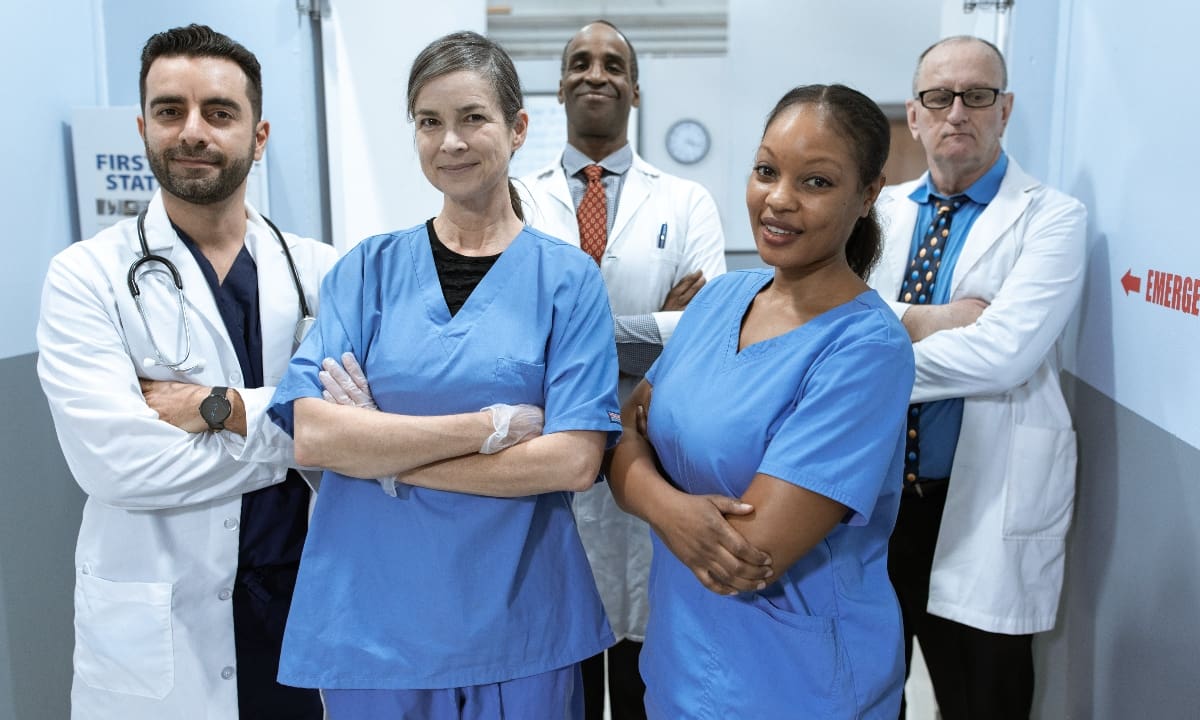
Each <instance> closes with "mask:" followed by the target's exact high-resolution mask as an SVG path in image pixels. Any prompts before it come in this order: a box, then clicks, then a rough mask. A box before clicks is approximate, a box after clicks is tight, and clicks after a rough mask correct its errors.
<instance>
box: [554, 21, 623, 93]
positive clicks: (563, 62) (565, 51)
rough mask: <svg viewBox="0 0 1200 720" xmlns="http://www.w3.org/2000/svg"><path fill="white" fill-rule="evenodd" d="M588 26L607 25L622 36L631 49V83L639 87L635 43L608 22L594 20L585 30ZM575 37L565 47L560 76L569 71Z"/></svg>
mask: <svg viewBox="0 0 1200 720" xmlns="http://www.w3.org/2000/svg"><path fill="white" fill-rule="evenodd" d="M588 25H607V26H608V27H610V28H612V29H613V31H614V32H616V33H617V34H618V35H620V36H621V39H622V40H624V41H625V46H626V47H628V48H629V81H630V82H631V83H632V84H634V85H637V80H638V65H637V50H634V49H633V43H631V42H629V38H627V37H625V33H623V32H621V28H619V27H617V26H616V25H613V24H612V23H610V22H609V21H607V20H593V21H591V22H590V23H588V24H587V25H584V26H583V28H585V27H587V26H588ZM583 28H579V31H578V32H576V33H575V35H578V34H579V33H581V32H583ZM575 35H572V36H571V37H570V39H568V40H567V44H566V45H563V51H562V66H561V67H560V68H559V71H558V72H559V74H560V75H561V74H562V73H565V72H566V71H567V50H568V49H570V47H571V43H572V42H574V40H575Z"/></svg>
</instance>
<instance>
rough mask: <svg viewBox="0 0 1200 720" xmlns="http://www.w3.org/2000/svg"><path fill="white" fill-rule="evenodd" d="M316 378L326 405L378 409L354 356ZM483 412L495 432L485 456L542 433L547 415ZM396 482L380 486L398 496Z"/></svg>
mask: <svg viewBox="0 0 1200 720" xmlns="http://www.w3.org/2000/svg"><path fill="white" fill-rule="evenodd" d="M317 378H318V379H319V380H320V381H321V387H322V388H323V390H322V391H321V397H323V398H324V399H325V400H326V401H327V402H331V403H336V404H338V405H348V406H351V407H359V408H364V409H367V410H378V407H377V406H376V405H375V398H374V396H373V395H372V394H371V386H370V385H369V384H368V382H367V376H366V373H364V372H363V369H362V366H361V365H359V364H358V360H356V359H355V357H354V353H350V352H346V353H342V361H341V363H339V362H338V361H337V360H334V359H333V358H325V359H324V360H323V361H322V362H321V371H320V372H319V373H318V374H317ZM480 412H486V413H488V414H489V415H490V416H491V419H492V427H493V428H494V430H495V431H494V432H493V433H492V434H491V435H489V436H488V437H487V438H485V439H484V441H483V444H482V445H481V446H480V448H479V452H480V453H482V454H484V455H491V454H493V453H498V452H500V451H501V450H504V449H505V448H509V447H512V446H513V445H516V444H518V443H521V442H524V441H526V440H529V439H530V438H534V437H537V436H539V435H541V434H542V425H543V422H544V413H543V411H542V408H540V407H538V406H536V405H505V404H496V405H489V406H487V407H485V408H483V409H482V410H480ZM397 482H398V478H397V477H396V476H395V475H391V476H388V477H383V478H379V486H380V487H381V488H383V491H384V492H385V493H387V494H388V495H391V496H392V497H396V483H397Z"/></svg>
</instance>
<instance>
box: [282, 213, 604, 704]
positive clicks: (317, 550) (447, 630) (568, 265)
mask: <svg viewBox="0 0 1200 720" xmlns="http://www.w3.org/2000/svg"><path fill="white" fill-rule="evenodd" d="M346 351H350V352H353V353H354V355H355V357H356V358H358V359H359V362H360V363H361V364H362V365H363V368H364V370H365V371H366V374H367V377H368V378H369V380H370V382H371V390H372V392H373V394H374V396H375V401H376V403H377V404H378V406H379V408H380V409H381V410H383V411H385V412H395V413H403V414H411V415H439V414H451V413H461V412H474V411H477V410H479V409H480V408H482V407H484V406H486V405H490V404H492V403H533V404H536V405H539V406H542V407H544V408H545V414H546V421H545V428H544V432H545V433H547V434H549V433H553V432H559V431H565V430H598V431H605V432H607V433H608V435H609V437H608V440H609V444H610V445H611V444H613V443H615V442H616V440H617V439H618V437H619V435H620V416H619V414H618V412H617V357H616V350H615V342H614V340H613V324H612V315H611V310H610V309H609V305H608V296H607V293H606V291H605V288H604V282H603V280H602V278H601V276H600V272H599V270H598V269H597V267H596V265H595V263H594V262H592V261H591V259H590V258H589V257H588V256H587V255H585V254H583V253H582V252H580V251H579V249H578V248H575V247H573V246H570V245H567V244H566V243H563V242H560V241H558V240H555V239H553V238H550V237H548V236H546V235H543V234H541V233H539V232H537V231H535V230H532V229H529V228H526V229H525V230H523V231H522V232H521V234H520V235H518V236H517V238H516V239H515V240H514V241H513V242H512V244H511V245H510V246H509V247H508V249H507V250H505V251H504V253H502V254H501V256H500V258H499V259H498V260H497V261H496V264H495V265H493V266H492V268H491V270H489V271H488V273H487V274H486V275H485V276H484V277H483V279H482V281H480V283H479V285H478V286H477V287H476V288H475V290H474V291H473V292H472V293H471V295H470V297H469V298H468V299H467V302H466V303H465V304H464V305H463V307H462V308H461V309H460V310H459V311H458V313H456V314H455V315H454V316H453V317H451V315H450V311H449V310H448V308H447V307H446V302H445V299H444V297H443V295H442V290H441V285H440V283H439V282H438V276H437V270H436V268H435V267H434V262H433V255H432V252H431V250H430V244H429V236H428V233H427V231H426V229H425V226H424V225H421V226H418V227H415V228H412V229H409V230H406V231H403V232H397V233H392V234H388V235H380V236H376V237H372V238H368V239H367V240H365V241H364V242H363V243H362V244H360V245H359V246H357V247H356V248H354V249H353V250H351V251H350V252H349V253H347V255H346V256H345V257H344V258H343V259H342V260H341V261H339V262H338V264H337V265H336V266H335V267H334V268H333V270H331V271H330V273H329V274H328V275H327V276H326V278H325V281H324V284H323V285H322V289H321V313H320V315H319V317H318V318H317V324H316V325H315V327H314V328H313V330H312V331H311V332H310V333H309V335H308V337H307V338H305V340H304V342H303V343H302V344H301V346H300V348H299V350H297V352H296V355H295V357H293V359H292V362H291V364H290V366H289V368H288V372H287V374H286V376H285V377H284V379H283V381H282V382H281V383H280V384H279V387H278V389H277V391H276V394H275V397H274V399H273V401H272V405H271V408H270V412H271V414H272V417H273V418H274V419H275V420H276V422H279V423H280V425H281V426H283V427H284V428H286V429H288V430H289V431H290V430H291V429H292V402H293V401H294V400H295V399H296V398H301V397H320V394H321V386H320V383H319V381H318V379H317V372H318V370H319V364H320V362H321V360H322V359H323V358H326V357H333V358H337V357H340V356H341V354H342V353H343V352H346ZM398 491H399V497H396V498H392V497H389V496H387V495H386V494H384V493H383V492H382V491H381V490H380V488H379V485H378V484H377V483H376V482H375V481H365V480H358V479H353V478H348V477H345V476H342V475H340V474H338V473H335V472H329V471H327V472H326V473H325V475H324V478H323V480H322V482H321V489H320V492H319V493H318V495H317V502H316V506H315V509H314V513H313V517H312V520H311V522H310V528H309V535H308V542H307V544H306V545H305V548H304V556H303V558H302V560H301V564H300V577H299V580H298V581H297V586H296V594H295V598H294V600H293V603H292V609H291V615H290V617H289V619H288V626H287V633H286V635H285V638H284V646H283V658H282V660H281V663H280V671H279V678H280V681H281V682H285V683H288V684H292V685H299V686H302V687H322V688H343V689H367V688H375V689H429V688H448V687H463V686H467V685H479V684H484V683H493V682H502V681H505V680H510V679H513V678H518V677H526V676H529V675H534V674H537V673H542V672H546V671H549V670H553V669H556V668H560V667H563V666H566V665H569V664H571V663H574V662H577V661H579V660H581V659H583V658H586V657H589V656H591V655H594V654H595V653H597V652H599V651H600V650H602V649H604V648H606V647H608V646H609V645H611V644H612V643H613V636H612V632H611V631H610V630H609V627H608V622H607V620H606V619H605V617H604V611H603V609H602V607H601V605H600V598H599V595H598V594H597V592H596V586H595V583H594V581H593V580H592V574H591V570H590V568H589V567H588V563H587V558H586V556H585V555H584V553H583V546H582V545H581V543H580V541H579V535H578V533H577V531H576V529H575V520H574V518H573V516H572V514H571V498H570V494H569V493H566V492H552V493H546V494H543V495H536V496H530V497H520V498H491V497H480V496H475V495H466V494H461V493H453V492H444V491H439V490H429V489H425V488H417V487H410V486H404V485H401V486H399V487H398Z"/></svg>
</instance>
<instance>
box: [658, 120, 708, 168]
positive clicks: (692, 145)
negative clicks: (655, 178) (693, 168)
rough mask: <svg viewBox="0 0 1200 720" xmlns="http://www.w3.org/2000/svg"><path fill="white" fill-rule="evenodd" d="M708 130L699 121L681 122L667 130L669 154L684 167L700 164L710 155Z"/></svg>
mask: <svg viewBox="0 0 1200 720" xmlns="http://www.w3.org/2000/svg"><path fill="white" fill-rule="evenodd" d="M708 147H709V138H708V130H705V129H704V125H702V124H701V123H700V121H698V120H680V121H679V122H677V123H675V124H674V125H672V126H671V128H670V129H669V130H667V153H668V154H670V156H671V159H672V160H674V161H675V162H677V163H681V164H683V165H691V164H693V163H698V162H700V161H701V160H703V159H704V156H705V155H708Z"/></svg>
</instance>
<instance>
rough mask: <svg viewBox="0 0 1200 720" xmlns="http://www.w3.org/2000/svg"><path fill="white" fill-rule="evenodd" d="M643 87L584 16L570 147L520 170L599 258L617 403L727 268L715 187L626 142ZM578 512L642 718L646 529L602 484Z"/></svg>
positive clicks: (533, 210) (597, 703) (615, 667)
mask: <svg viewBox="0 0 1200 720" xmlns="http://www.w3.org/2000/svg"><path fill="white" fill-rule="evenodd" d="M639 92H640V91H639V88H638V82H637V53H636V52H635V51H634V49H633V46H632V45H631V44H630V43H629V41H628V39H626V38H625V36H624V35H623V34H622V33H621V32H620V30H618V29H617V28H616V27H615V26H613V25H612V24H610V23H608V22H606V21H603V20H599V21H596V22H593V23H591V24H589V25H586V26H584V27H583V28H582V29H581V30H580V31H579V32H578V33H576V34H575V36H574V37H572V38H571V40H570V41H569V42H568V43H567V45H566V47H565V48H564V49H563V58H562V77H561V78H560V81H559V86H558V100H559V102H560V103H563V105H564V107H565V109H566V114H567V147H566V148H564V150H563V154H562V156H561V157H560V158H559V160H558V161H556V162H554V163H553V164H551V165H550V166H548V167H546V168H544V169H542V170H541V171H539V172H537V173H534V174H533V175H531V176H529V177H526V178H524V179H523V184H524V185H525V187H526V189H527V190H528V192H529V194H530V196H531V197H527V198H525V200H526V201H527V206H528V207H527V212H526V217H528V218H530V224H531V225H532V226H534V227H536V228H537V229H539V230H542V231H543V232H545V233H547V234H549V235H552V236H554V237H558V238H561V239H563V240H565V241H567V242H570V243H574V244H577V245H580V246H581V247H582V248H583V249H584V250H585V251H586V252H588V253H589V254H591V255H592V257H593V258H594V259H595V260H596V262H597V263H599V265H600V273H601V275H603V276H604V282H605V284H606V285H607V287H608V296H609V303H610V304H611V305H612V310H613V314H614V324H615V329H616V340H617V358H618V361H619V364H620V369H621V376H620V384H619V391H620V394H621V401H622V402H624V400H625V398H626V397H627V396H628V395H629V393H630V392H631V391H632V390H633V387H634V386H635V385H636V384H637V382H638V381H639V380H641V378H642V376H643V375H645V373H646V370H647V369H649V367H650V365H651V364H652V363H653V362H654V360H655V359H656V358H657V357H658V354H659V353H660V352H661V350H662V346H663V345H664V344H665V343H666V342H667V341H668V340H669V339H670V337H671V333H672V332H673V331H674V329H675V325H676V323H678V322H679V316H680V315H681V313H682V311H683V309H684V308H685V307H686V306H687V304H688V302H689V301H690V300H691V299H692V297H693V296H694V295H695V294H696V292H698V291H699V290H700V288H701V287H702V286H703V285H704V282H705V280H706V279H707V278H711V277H715V276H717V275H720V274H721V273H723V272H725V238H724V235H723V233H722V231H721V222H720V218H719V217H718V215H717V206H716V203H714V202H713V199H712V196H711V195H710V194H709V193H708V191H707V190H705V189H704V188H703V187H701V186H700V185H699V184H697V183H694V182H691V181H688V180H684V179H682V178H677V177H674V176H671V175H668V174H667V173H664V172H663V171H661V170H659V169H658V168H656V167H653V166H652V165H650V164H649V163H647V162H646V161H644V160H642V158H640V157H639V156H638V155H637V153H635V152H634V151H633V149H632V148H631V147H630V145H629V142H628V125H629V113H630V109H631V108H632V107H633V106H636V105H637V104H638V101H639ZM589 168H592V169H591V170H589ZM589 173H592V174H593V175H594V176H595V177H594V178H593V179H591V180H590V181H589V177H588V175H589ZM589 207H591V208H593V209H594V211H595V213H596V214H595V216H594V221H589V218H588V213H589V210H588V208H589ZM575 517H576V521H577V523H578V525H579V534H580V536H581V537H582V539H583V544H584V548H585V549H586V551H587V555H588V560H589V561H590V562H591V565H592V571H593V574H594V575H595V578H596V584H597V586H598V587H599V589H600V596H601V599H602V600H603V601H604V607H605V610H606V611H607V612H608V616H609V622H610V623H611V625H612V629H613V632H614V633H615V634H616V636H617V639H618V643H617V645H616V646H614V647H613V648H611V649H610V650H609V651H608V658H607V665H608V687H609V692H610V704H611V709H612V718H613V720H624V719H626V718H644V717H645V710H644V708H643V707H642V695H643V694H644V692H645V686H644V685H643V684H642V681H641V678H640V676H639V674H638V667H637V661H638V653H639V652H640V650H641V643H642V640H643V639H644V637H645V632H646V618H647V613H648V610H647V605H646V585H647V581H648V576H649V568H650V535H649V529H648V528H647V526H646V524H645V523H644V522H642V521H641V520H639V519H637V518H635V517H633V516H632V515H628V514H626V513H624V512H622V511H621V510H620V509H619V508H618V507H617V505H616V503H615V502H614V501H613V498H612V493H611V492H610V491H609V489H608V485H607V483H597V485H596V486H595V487H594V488H593V489H591V490H589V491H588V492H586V493H582V494H580V495H577V496H576V498H575ZM604 661H605V659H604V657H602V656H599V655H598V656H596V657H594V658H592V659H590V660H587V661H585V662H584V666H583V667H584V669H583V672H584V691H585V696H586V700H587V702H586V706H587V708H586V709H587V717H588V719H589V720H592V718H595V719H596V720H599V718H600V717H601V714H602V713H603V709H604V688H605V682H604V665H605V662H604Z"/></svg>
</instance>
